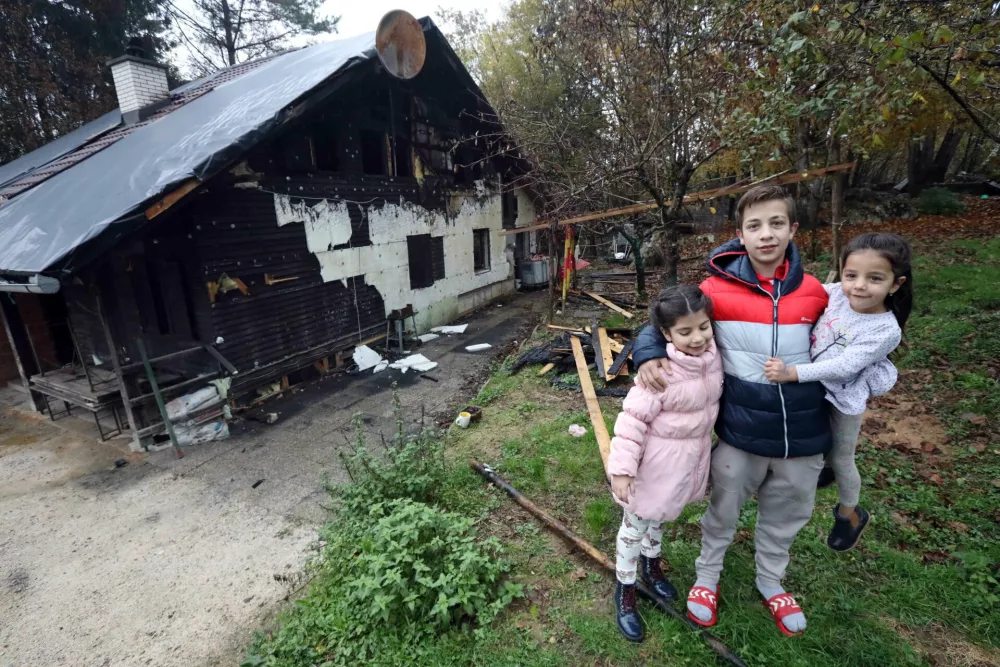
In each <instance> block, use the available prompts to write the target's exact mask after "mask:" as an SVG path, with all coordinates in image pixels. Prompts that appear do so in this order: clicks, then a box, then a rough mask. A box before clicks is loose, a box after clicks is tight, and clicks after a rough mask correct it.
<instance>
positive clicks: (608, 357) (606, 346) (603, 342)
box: [594, 327, 615, 382]
mask: <svg viewBox="0 0 1000 667" xmlns="http://www.w3.org/2000/svg"><path fill="white" fill-rule="evenodd" d="M597 341H598V343H599V344H600V350H598V348H597V347H596V346H595V347H594V352H595V353H597V352H598V351H599V352H600V355H601V362H602V363H601V364H600V368H601V369H603V371H604V381H605V382H611V381H612V380H614V379H615V376H614V374H613V373H611V364H613V363H614V362H615V358H614V356H613V355H612V354H611V341H609V340H608V330H607V329H605V328H604V327H597Z"/></svg>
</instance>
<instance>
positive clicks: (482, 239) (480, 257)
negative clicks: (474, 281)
mask: <svg viewBox="0 0 1000 667" xmlns="http://www.w3.org/2000/svg"><path fill="white" fill-rule="evenodd" d="M490 243H491V240H490V229H489V227H486V228H480V229H473V230H472V269H473V271H474V272H475V273H476V274H477V275H478V274H480V273H489V272H490V269H491V267H490Z"/></svg>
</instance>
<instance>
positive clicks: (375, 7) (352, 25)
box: [171, 0, 508, 77]
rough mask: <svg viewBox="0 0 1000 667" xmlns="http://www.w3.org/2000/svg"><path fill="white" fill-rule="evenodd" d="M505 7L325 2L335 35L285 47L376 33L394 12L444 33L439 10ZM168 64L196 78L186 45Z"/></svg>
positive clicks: (459, 0) (500, 2) (185, 5)
mask: <svg viewBox="0 0 1000 667" xmlns="http://www.w3.org/2000/svg"><path fill="white" fill-rule="evenodd" d="M175 2H176V4H177V5H178V6H179V7H180V8H181V9H183V10H185V11H191V10H192V8H193V6H192V3H191V0H175ZM507 4H508V3H507V0H326V2H325V3H324V4H323V6H322V8H321V10H320V11H321V15H323V16H338V15H339V16H340V24H339V25H338V27H337V32H336V33H333V34H330V35H321V36H300V37H298V38H296V39H292V40H289V42H288V45H289V46H305V45H306V44H309V43H310V42H315V41H327V40H331V39H341V38H345V37H354V36H355V35H361V34H364V33H366V32H375V29H376V28H377V27H378V22H379V20H380V19H381V18H382V17H383V16H385V15H386V14H387V13H388V12H390V11H392V10H393V9H403V10H406V11H408V12H409V13H410V14H412V15H413V16H415V17H417V18H418V19H419V18H423V17H425V16H430V17H431V18H432V19H434V23H436V24H437V26H438V27H439V28H441V29H442V30H443V31H445V32H447V31H448V29H449V27H450V26H449V25H448V24H445V23H444V22H443V21H442V20H441V19H440V16H439V14H438V8H439V7H445V8H447V9H452V10H455V9H460V10H462V11H472V10H475V9H478V10H481V11H484V12H486V15H487V17H488V18H490V19H498V18H500V14H501V11H502V8H503V7H505V6H506V5H507ZM171 60H173V61H174V63H175V64H176V65H177V66H178V68H180V70H181V73H182V74H183V75H185V76H187V77H193V76H195V73H194V72H193V71H192V70H191V68H190V67H189V66H188V61H189V51H188V48H187V46H186V45H183V44H182V45H181V46H179V47H178V48H177V49H176V50H175V51H174V53H173V54H172V56H171Z"/></svg>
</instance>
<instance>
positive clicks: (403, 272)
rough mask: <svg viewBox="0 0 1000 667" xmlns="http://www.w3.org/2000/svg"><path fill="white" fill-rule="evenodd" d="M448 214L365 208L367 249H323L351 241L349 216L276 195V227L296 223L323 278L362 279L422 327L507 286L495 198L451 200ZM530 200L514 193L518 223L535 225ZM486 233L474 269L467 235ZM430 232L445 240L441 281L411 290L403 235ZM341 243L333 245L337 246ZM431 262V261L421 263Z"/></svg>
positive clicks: (341, 208)
mask: <svg viewBox="0 0 1000 667" xmlns="http://www.w3.org/2000/svg"><path fill="white" fill-rule="evenodd" d="M451 209H452V212H453V213H452V215H451V216H449V218H450V219H446V217H445V215H444V213H442V212H440V211H432V210H428V209H425V208H423V207H421V206H417V205H414V204H411V203H409V202H405V201H403V200H402V199H401V200H400V203H399V204H386V205H383V206H382V207H377V206H370V207H368V211H367V215H368V227H369V235H370V237H371V240H372V245H370V246H363V247H360V248H345V249H342V250H329V248H330V247H331V245H336V244H337V243H336V242H335V239H340V238H342V237H343V234H344V233H345V230H347V236H348V238H349V237H350V233H349V230H350V217H349V215H348V211H347V205H346V204H343V202H339V203H328V202H326V201H325V200H324V201H321V202H319V203H318V204H313V205H311V206H304V205H301V204H299V203H295V204H293V203H291V202H290V201H289V200H288V197H286V196H284V195H275V213H276V214H277V216H278V224H279V225H285V224H289V223H292V222H299V221H302V222H304V224H305V232H306V241H307V244H308V247H309V250H310V252H312V253H313V254H315V255H316V257H317V259H318V260H319V264H320V269H321V272H322V276H323V280H324V281H326V282H330V281H333V280H340V281H343V282H345V284H346V279H347V278H350V277H353V276H359V275H363V276H364V277H365V281H366V282H367V283H368V284H369V285H373V286H374V287H375V288H376V289H377V290H378V291H379V294H381V295H382V299H383V301H384V302H385V308H386V312H387V313H388V312H389V311H391V310H394V309H397V308H403V307H405V306H406V305H408V304H412V305H413V307H414V309H415V310H416V311H417V312H418V313H419V314H418V315H417V325H418V328H419V329H421V330H425V329H427V328H429V327H431V326H436V325H438V324H444V323H446V322H448V321H449V320H451V319H452V318H454V317H457V316H458V315H460V314H461V313H463V312H465V311H467V310H469V309H470V308H471V306H470V304H472V303H476V305H481V304H480V302H481V301H482V297H481V296H478V295H477V298H476V299H473V300H470V299H460V297H462V296H463V295H466V294H468V293H470V292H476V291H483V292H485V293H488V294H490V295H491V296H490V297H489V298H496V296H500V295H501V293H503V292H504V291H508V290H504V289H499V290H494V289H490V290H483V288H485V287H488V286H492V285H495V284H497V283H504V282H505V281H507V283H509V285H510V287H511V288H512V287H513V281H512V280H510V279H512V278H513V277H514V268H513V264H512V262H511V257H512V253H511V252H509V250H508V246H510V245H512V244H513V239H514V237H513V236H507V237H502V236H499V232H500V231H501V229H502V209H501V203H500V196H499V195H488V196H485V197H476V196H473V195H467V196H466V195H456V196H454V197H453V199H452V203H451ZM534 217H535V216H534V207H533V206H532V204H531V200H530V199H528V198H527V197H526V196H523V194H522V193H520V192H518V219H517V223H518V226H521V225H526V224H530V222H529V221H533V220H534ZM474 229H489V230H490V267H489V270H488V271H482V272H478V273H477V272H476V271H475V267H474V263H473V230H474ZM417 234H430V235H431V236H432V237H438V236H443V237H444V272H445V277H444V279H442V280H437V281H435V282H434V284H433V285H431V286H430V287H426V288H422V289H410V269H409V256H408V252H407V243H406V237H407V236H414V235H417ZM343 242H344V241H340V243H343ZM427 259H428V261H430V258H427Z"/></svg>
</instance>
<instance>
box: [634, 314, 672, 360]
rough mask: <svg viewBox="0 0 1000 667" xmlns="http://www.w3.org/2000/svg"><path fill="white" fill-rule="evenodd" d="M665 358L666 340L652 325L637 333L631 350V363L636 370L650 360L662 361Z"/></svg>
mask: <svg viewBox="0 0 1000 667" xmlns="http://www.w3.org/2000/svg"><path fill="white" fill-rule="evenodd" d="M666 356H667V339H666V338H664V337H663V333H662V332H660V330H659V329H657V328H656V327H654V326H653V325H652V324H647V325H646V327H645V328H644V329H643V330H642V331H640V332H639V335H638V336H637V337H636V339H635V347H633V348H632V363H634V364H635V367H636V368H638V367H639V366H642V365H643V364H644V363H646V362H647V361H649V360H650V359H662V358H664V357H666Z"/></svg>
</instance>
